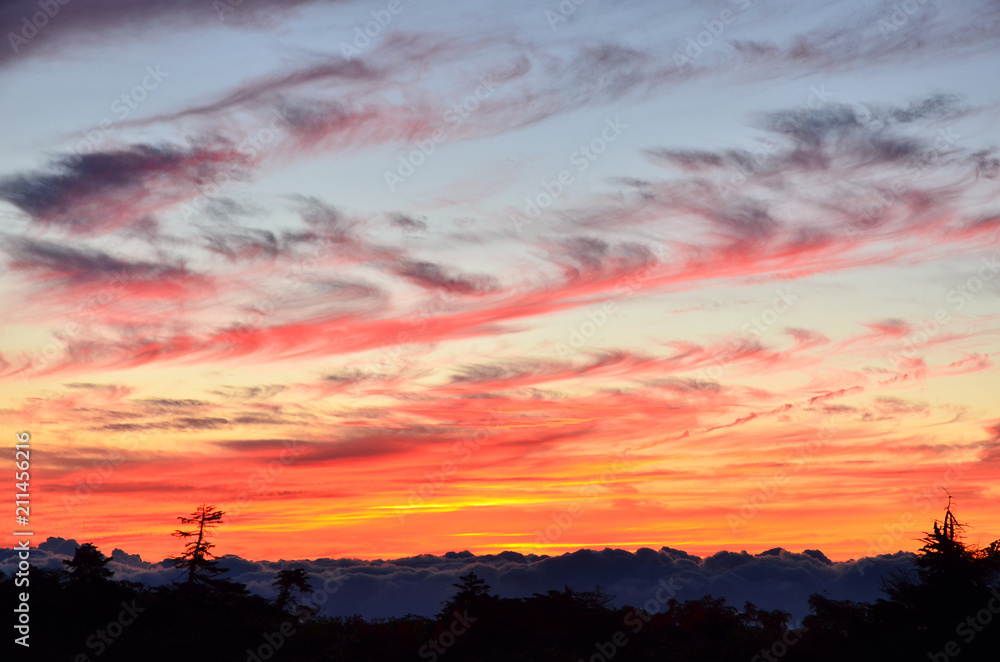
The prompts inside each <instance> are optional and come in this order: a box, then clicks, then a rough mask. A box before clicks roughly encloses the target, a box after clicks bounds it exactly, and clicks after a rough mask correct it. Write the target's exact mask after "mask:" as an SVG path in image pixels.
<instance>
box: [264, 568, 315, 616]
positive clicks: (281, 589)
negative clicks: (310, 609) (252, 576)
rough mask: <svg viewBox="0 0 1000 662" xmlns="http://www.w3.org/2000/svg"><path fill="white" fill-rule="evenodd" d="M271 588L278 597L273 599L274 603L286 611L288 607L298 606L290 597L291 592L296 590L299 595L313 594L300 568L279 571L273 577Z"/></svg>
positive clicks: (307, 579)
mask: <svg viewBox="0 0 1000 662" xmlns="http://www.w3.org/2000/svg"><path fill="white" fill-rule="evenodd" d="M273 586H275V587H276V588H277V589H278V597H277V598H275V600H274V603H275V604H276V605H278V606H279V607H281V608H282V609H284V610H286V611H288V609H289V608H290V607H292V608H294V607H298V606H299V605H298V603H297V602H296V600H295V598H293V597H292V591H293V590H298V591H299V593H303V594H305V593H312V592H313V588H312V586H310V585H309V577H308V575H306V571H305V570H303V569H302V568H293V569H291V570H282V571H280V572H279V573H278V574H277V576H276V577H275V580H274V584H273Z"/></svg>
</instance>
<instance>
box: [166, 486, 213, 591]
mask: <svg viewBox="0 0 1000 662" xmlns="http://www.w3.org/2000/svg"><path fill="white" fill-rule="evenodd" d="M223 515H225V513H223V512H222V511H221V510H216V509H215V506H208V505H201V506H198V509H197V510H195V511H194V513H193V514H192V515H191V516H190V517H178V518H177V519H179V520H180V521H181V524H197V525H198V528H197V529H195V530H190V531H185V530H182V529H178V530H176V531H174V532H173V534H171V535H173V536H175V537H177V538H181V539H184V540H186V539H188V538H194V540H191V541H190V542H189V543H188V544H187V545H186V546H185V547H184V553H183V554H181V555H180V556H176V557H174V558H172V559H171V560H172V561H173V562H174V564H175V565H176V566H177V567H178V568H180V569H181V570H184V571H186V572H187V580H186V582H185V583H186V584H188V585H194V584H196V583H201V584H207V585H210V584H213V581H212V580H214V579H215V577H217V576H218V575H221V574H223V573H224V572H226V570H224V569H222V568H220V567H219V562H218V561H216V560H215V558H214V557H215V555H214V554H212V549H213V548H215V544H213V543H211V542H209V541H208V536H209V535H210V533H211V530H212V529H214V528H215V527H217V526H219V525H220V524H221V523H222V517H223Z"/></svg>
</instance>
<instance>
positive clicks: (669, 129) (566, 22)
mask: <svg viewBox="0 0 1000 662" xmlns="http://www.w3.org/2000/svg"><path fill="white" fill-rule="evenodd" d="M49 5H51V7H49V9H48V11H49V14H45V12H44V11H42V10H40V9H39V7H43V6H44V7H48V6H49ZM44 7H43V8H44ZM42 19H44V20H42ZM38 26H41V27H38ZM0 28H2V35H3V39H2V43H0V118H2V120H3V124H2V126H3V131H2V134H0V135H2V137H0V232H2V237H0V247H2V250H0V261H2V264H3V268H2V270H0V302H2V305H3V316H2V321H0V377H2V380H0V420H2V423H3V428H4V429H5V430H6V432H5V433H4V434H5V435H6V441H7V443H8V444H10V445H12V444H13V443H14V433H15V432H21V431H28V432H30V434H31V448H32V456H31V460H32V485H31V499H32V519H31V528H32V530H34V531H35V537H36V539H38V538H41V539H44V537H45V536H62V537H66V538H70V537H72V538H75V539H76V540H79V541H81V542H82V541H91V542H94V543H95V544H97V545H98V546H99V547H101V548H102V549H105V548H106V549H107V551H110V548H111V547H122V548H124V549H126V550H128V551H129V552H132V553H141V554H142V556H143V558H146V559H159V558H163V557H164V556H167V555H174V554H177V553H178V552H180V549H181V545H180V544H179V543H178V541H177V540H176V539H175V538H172V537H171V536H170V533H171V532H172V531H173V530H174V529H175V528H177V520H176V517H177V516H178V515H186V514H189V513H191V512H192V511H193V510H194V508H195V507H197V506H198V505H199V504H201V503H210V504H215V505H216V506H217V507H219V508H221V509H222V510H225V511H227V513H229V516H228V517H227V523H226V524H225V525H224V526H223V527H222V528H221V529H220V530H219V533H218V536H217V538H216V540H215V542H216V544H217V545H218V548H217V550H216V551H218V552H219V553H232V554H239V555H241V556H243V557H246V558H252V559H261V558H269V559H277V558H286V559H288V558H317V557H356V558H361V559H375V558H394V557H400V556H409V555H416V554H424V553H427V554H441V553H444V552H447V551H452V550H455V551H459V550H471V551H473V552H475V553H496V552H499V551H502V550H516V551H519V552H524V553H528V552H533V553H538V554H559V553H562V552H566V551H573V550H576V549H579V548H592V549H603V548H605V547H619V548H623V549H628V550H636V549H638V548H641V547H652V548H654V549H659V548H661V547H663V546H669V547H672V548H678V549H683V550H686V551H688V552H691V553H694V554H710V553H712V552H715V551H717V550H721V549H730V550H735V551H738V550H748V551H750V552H751V553H755V552H760V551H763V550H767V549H769V548H773V547H777V546H781V547H784V548H786V549H790V550H796V551H801V550H803V549H820V550H822V551H823V552H825V553H826V554H827V555H828V556H829V557H830V558H831V559H834V560H846V559H850V558H858V557H861V556H865V555H872V554H881V553H890V552H895V551H897V550H900V549H902V550H915V549H916V548H917V547H919V542H917V539H918V538H919V537H920V536H921V532H922V531H925V530H927V529H928V528H929V525H930V522H931V521H932V520H933V519H934V518H935V517H940V516H941V514H942V512H943V509H944V506H945V504H946V503H947V495H946V494H945V488H946V489H947V491H948V492H950V494H951V495H952V496H953V497H954V499H955V503H956V505H957V509H958V513H959V516H960V519H962V520H964V521H967V522H969V523H970V524H971V525H973V526H972V527H971V528H970V529H969V530H968V535H969V537H970V539H971V541H973V542H976V541H984V542H988V541H990V540H993V539H996V538H998V537H1000V511H998V509H997V499H998V498H1000V401H998V398H997V396H998V385H1000V379H998V370H997V366H996V362H997V360H996V356H995V355H996V353H997V351H1000V315H998V312H1000V296H998V295H1000V277H997V276H998V274H1000V261H998V260H1000V160H998V158H1000V153H998V152H997V149H996V146H997V145H998V144H1000V77H998V75H997V71H998V64H1000V5H998V4H997V3H996V2H987V1H981V2H972V1H967V2H951V3H945V2H943V1H940V2H932V1H930V0H920V1H918V0H910V1H909V2H904V3H898V2H895V3H889V2H887V3H879V2H865V1H863V0H857V1H853V2H852V1H848V0H844V1H837V2H808V3H807V2H792V1H791V0H719V1H715V2H681V1H676V0H671V1H669V2H653V1H652V0H644V1H639V0H632V1H624V0H623V1H619V2H610V1H603V2H602V1H600V0H573V1H571V0H564V1H563V2H562V3H561V4H560V3H559V2H557V1H556V0H551V1H550V2H527V1H516V0H515V1H511V2H504V3H498V2H497V3H489V2H484V1H481V0H477V1H473V2H463V3H445V2H431V1H430V0H420V1H411V0H371V1H365V2H361V1H353V2H347V1H344V2H333V1H329V2H327V1H319V0H317V1H308V0H298V1H295V2H276V1H265V0H243V1H242V2H238V1H236V0H230V2H229V3H226V2H224V1H223V0H217V1H216V2H213V1H212V0H168V1H158V2H156V3H134V2H126V1H125V0H105V1H103V2H85V1H84V0H75V1H71V2H67V4H59V2H56V1H55V0H53V2H51V3H45V2H42V3H37V2H35V1H34V0H32V1H26V0H16V1H13V2H6V3H3V5H2V6H0Z"/></svg>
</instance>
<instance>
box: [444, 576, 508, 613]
mask: <svg viewBox="0 0 1000 662" xmlns="http://www.w3.org/2000/svg"><path fill="white" fill-rule="evenodd" d="M459 579H460V580H462V582H461V583H460V584H452V586H454V587H455V588H457V589H458V593H456V594H455V595H453V596H452V597H451V599H450V600H447V601H445V603H444V608H443V609H442V610H441V614H440V618H442V619H446V618H451V615H452V612H454V611H456V610H457V611H463V610H470V611H473V612H481V611H482V608H483V607H484V606H485V605H486V604H488V603H490V602H493V601H495V596H493V595H490V587H489V585H487V583H486V581H485V580H483V579H481V578H480V577H479V576H478V575H477V574H476V573H475V571H470V572H469V574H467V575H461V576H459Z"/></svg>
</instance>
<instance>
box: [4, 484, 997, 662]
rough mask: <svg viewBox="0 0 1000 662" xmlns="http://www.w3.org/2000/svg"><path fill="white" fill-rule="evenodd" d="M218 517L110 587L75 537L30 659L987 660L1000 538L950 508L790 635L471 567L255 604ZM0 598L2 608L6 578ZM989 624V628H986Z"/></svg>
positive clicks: (190, 523) (733, 612) (758, 617)
mask: <svg viewBox="0 0 1000 662" xmlns="http://www.w3.org/2000/svg"><path fill="white" fill-rule="evenodd" d="M223 516H224V513H222V512H221V511H218V510H216V509H215V508H214V507H213V506H201V507H199V508H198V510H197V511H196V512H195V513H194V514H193V515H192V516H191V517H181V518H178V519H180V520H181V523H182V524H184V525H185V526H187V527H191V528H188V529H183V530H179V531H177V532H176V533H175V534H174V535H176V536H177V537H179V538H181V539H182V540H187V541H188V543H187V544H186V546H185V548H184V552H183V553H182V554H181V555H180V556H178V557H175V558H174V559H172V560H173V561H174V563H175V565H176V566H177V568H178V569H179V570H180V571H181V572H180V574H179V575H178V581H176V582H175V583H173V584H171V585H168V586H160V587H150V586H146V585H144V584H140V583H136V582H129V581H115V580H114V578H113V573H112V571H111V570H110V569H109V568H108V567H107V566H108V562H109V559H108V558H107V557H105V556H104V555H103V554H102V553H101V552H100V551H99V550H98V549H97V548H96V547H94V546H93V545H92V544H90V543H85V544H83V545H81V546H80V547H78V548H77V550H76V553H75V555H74V556H73V558H72V559H71V560H67V561H64V562H63V563H64V564H65V566H66V568H65V569H59V570H43V569H33V570H32V573H31V587H30V590H31V610H32V612H31V613H32V624H33V628H32V635H33V636H32V637H31V649H30V655H29V657H30V658H31V659H39V660H76V661H77V662H85V661H87V660H101V661H104V660H128V661H130V662H131V661H135V660H141V661H142V662H157V661H159V660H172V661H173V660H182V659H183V660H198V661H201V660H205V661H209V660H211V661H219V662H226V661H230V660H232V661H238V662H244V661H248V660H250V661H255V662H256V661H258V660H294V661H296V662H314V661H315V662H319V661H324V662H326V661H331V660H332V661H339V660H351V661H355V660H366V661H371V662H381V661H393V662H396V661H400V660H433V661H437V660H440V661H441V662H466V661H470V662H471V661H475V662H494V661H496V662H499V661H500V660H503V661H505V662H509V661H527V660H532V661H548V660H566V661H567V662H577V661H578V660H586V661H587V662H600V661H602V660H612V659H613V660H617V661H620V662H630V661H652V660H676V661H684V662H687V661H692V662H694V661H698V662H701V661H707V660H711V661H715V662H728V661H734V662H735V661H740V662H763V661H773V660H778V659H781V660H783V661H788V662H796V661H800V660H808V661H811V662H826V661H831V662H832V661H834V660H837V661H838V662H839V661H843V660H852V661H859V660H860V661H867V660H872V661H879V662H881V661H884V660H915V661H916V660H928V659H930V660H936V661H938V662H945V661H947V660H952V659H957V660H959V661H961V662H964V661H968V662H979V661H986V660H989V661H990V662H995V660H997V659H1000V657H998V651H1000V541H997V542H994V543H993V544H992V545H989V546H988V547H985V548H975V547H972V546H970V545H968V544H966V543H965V542H964V539H963V526H962V525H961V524H960V523H959V522H958V521H957V520H956V519H955V515H954V513H953V512H952V509H951V504H950V503H949V506H948V509H947V510H946V512H945V516H944V520H943V521H942V522H934V525H933V530H932V531H931V532H930V533H928V534H926V536H925V537H924V538H923V539H922V542H923V543H924V544H923V546H922V547H921V549H920V550H919V552H918V553H917V555H916V559H915V564H914V568H913V569H912V571H910V572H908V573H907V572H900V573H898V574H896V575H894V576H891V577H889V578H887V579H886V580H885V581H884V583H883V587H882V588H883V593H884V594H885V597H884V598H881V599H879V600H877V601H876V602H874V603H859V602H852V601H847V600H832V599H830V598H828V597H825V596H822V595H818V594H814V595H813V596H811V598H810V600H809V606H810V613H809V615H808V616H806V617H805V619H804V620H803V622H802V623H801V625H799V626H798V627H794V626H793V624H792V623H790V616H789V614H787V613H786V612H783V611H780V610H765V609H759V608H758V607H756V606H754V605H753V604H752V603H747V604H745V605H744V606H743V608H742V609H737V608H736V607H733V606H731V605H728V604H726V601H725V600H724V599H721V598H713V597H711V596H705V597H703V598H701V599H698V600H685V601H678V600H675V599H669V600H666V601H664V603H663V606H662V608H661V609H660V610H659V612H658V613H653V614H651V613H647V612H646V611H645V610H643V609H641V608H635V607H628V606H625V607H610V606H609V604H610V603H611V601H612V600H613V596H610V595H607V594H605V593H603V592H602V591H601V590H600V589H599V588H598V589H596V590H594V591H578V590H574V589H571V588H569V587H565V588H564V589H563V590H561V591H557V590H551V591H548V592H547V593H544V594H539V593H536V594H534V595H532V596H530V597H523V598H500V597H498V596H496V595H494V594H493V593H492V592H491V591H490V587H489V586H488V585H487V584H486V582H485V581H483V580H482V579H481V578H479V577H478V576H477V575H476V574H475V573H474V572H470V573H468V574H466V575H463V576H462V577H460V578H459V580H460V581H459V583H457V584H454V587H455V589H456V591H455V593H454V594H453V595H452V597H451V598H450V599H448V600H447V601H445V603H444V604H443V605H442V609H441V611H440V613H439V614H437V616H435V617H433V618H426V617H421V616H413V615H407V616H402V617H398V618H373V619H370V620H366V619H363V618H361V617H360V616H354V617H335V618H333V617H324V616H320V615H318V611H319V610H318V608H317V606H316V605H317V604H319V602H318V601H316V600H314V597H315V594H319V593H322V592H323V589H319V590H317V587H313V586H312V585H311V584H310V581H309V577H308V575H307V573H306V572H305V571H304V570H303V569H301V568H290V569H285V570H282V571H280V572H278V573H277V574H276V576H275V580H274V587H275V588H276V590H277V592H278V595H277V597H276V598H275V599H274V600H267V599H265V598H263V597H261V596H258V595H254V594H252V593H250V591H248V590H247V588H246V586H244V585H242V584H239V583H237V582H233V581H229V580H225V579H222V578H220V577H219V575H221V574H223V573H224V572H225V571H224V570H222V569H221V568H219V567H218V565H217V561H216V560H215V558H214V555H213V554H212V551H211V550H212V549H213V547H214V545H213V544H212V543H211V542H209V540H208V538H209V535H210V532H211V529H212V528H214V527H215V526H218V525H220V524H222V523H223ZM0 593H2V594H3V596H4V600H5V602H4V604H12V603H13V602H14V594H15V587H14V582H13V578H11V577H6V576H5V577H3V578H2V581H0ZM994 621H996V622H994Z"/></svg>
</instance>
